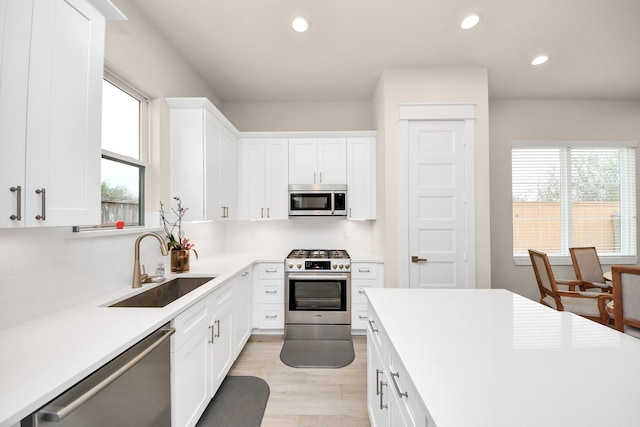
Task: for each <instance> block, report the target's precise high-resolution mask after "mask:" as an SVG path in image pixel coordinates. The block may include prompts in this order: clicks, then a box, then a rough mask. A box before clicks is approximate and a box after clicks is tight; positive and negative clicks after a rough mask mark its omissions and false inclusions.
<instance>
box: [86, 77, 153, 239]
mask: <svg viewBox="0 0 640 427" xmlns="http://www.w3.org/2000/svg"><path fill="white" fill-rule="evenodd" d="M103 80H105V81H106V82H108V83H110V84H112V85H113V86H115V87H116V88H118V89H120V90H121V91H123V92H124V93H126V94H127V95H129V96H131V97H132V98H134V99H136V100H138V102H139V103H140V125H139V132H140V134H139V139H138V140H139V147H138V159H136V158H133V157H130V156H125V155H122V154H118V153H114V152H112V151H109V150H105V149H101V155H100V158H101V159H106V160H109V161H115V162H119V163H123V164H125V165H129V166H135V167H138V170H139V195H140V200H139V206H138V209H139V212H138V225H136V226H135V227H145V217H146V214H145V199H146V194H147V187H146V176H147V170H148V167H149V152H150V143H151V141H150V138H149V135H150V122H151V120H150V112H149V110H150V109H149V104H150V100H149V97H148V96H146V95H145V94H143V93H142V92H141V91H139V90H138V89H136V88H134V87H133V86H131V85H130V84H129V83H127V82H125V81H124V80H123V79H121V78H120V77H118V76H117V75H115V74H114V73H113V72H111V71H110V70H108V69H105V70H104V74H103ZM98 227H99V228H101V229H111V228H114V229H115V226H110V225H103V224H99V225H98Z"/></svg>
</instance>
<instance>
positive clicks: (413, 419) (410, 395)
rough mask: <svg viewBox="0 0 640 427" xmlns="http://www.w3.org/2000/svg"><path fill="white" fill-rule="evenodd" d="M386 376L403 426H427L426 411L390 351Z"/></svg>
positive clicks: (398, 359)
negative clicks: (402, 420) (403, 422)
mask: <svg viewBox="0 0 640 427" xmlns="http://www.w3.org/2000/svg"><path fill="white" fill-rule="evenodd" d="M388 374H389V377H388V378H389V381H388V382H389V392H390V393H392V394H393V396H394V400H395V401H396V402H397V404H398V409H399V411H400V414H401V416H402V418H403V419H404V420H405V425H412V426H424V425H427V420H428V417H427V410H426V408H425V407H424V404H423V402H422V400H421V399H420V396H419V395H418V392H417V390H416V388H415V386H414V385H413V382H412V381H411V379H410V378H409V374H407V371H406V369H405V367H404V365H403V364H402V362H401V361H400V358H399V357H398V356H397V355H396V353H395V351H393V350H390V354H389V372H388Z"/></svg>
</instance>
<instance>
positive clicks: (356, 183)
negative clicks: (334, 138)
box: [347, 137, 376, 219]
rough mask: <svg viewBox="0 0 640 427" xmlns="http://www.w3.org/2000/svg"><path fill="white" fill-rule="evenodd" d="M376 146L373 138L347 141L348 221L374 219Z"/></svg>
mask: <svg viewBox="0 0 640 427" xmlns="http://www.w3.org/2000/svg"><path fill="white" fill-rule="evenodd" d="M375 166H376V146H375V139H374V138H366V137H365V138H349V139H348V140H347V188H348V190H349V191H348V192H347V194H348V197H349V200H348V201H347V207H348V209H349V211H348V218H349V219H376V172H375V171H376V169H375Z"/></svg>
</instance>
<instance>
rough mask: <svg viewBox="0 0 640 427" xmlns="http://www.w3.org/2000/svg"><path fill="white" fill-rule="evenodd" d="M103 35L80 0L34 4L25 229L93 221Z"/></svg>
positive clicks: (96, 16)
mask: <svg viewBox="0 0 640 427" xmlns="http://www.w3.org/2000/svg"><path fill="white" fill-rule="evenodd" d="M104 34H105V18H104V16H102V15H101V14H100V13H99V12H98V11H97V10H96V9H95V8H94V7H93V6H91V5H90V4H89V3H88V2H86V1H84V0H36V1H35V3H34V8H33V32H32V37H31V48H30V49H31V50H30V54H31V56H30V63H29V94H28V101H27V102H28V104H27V105H28V116H27V174H26V195H25V197H26V202H25V203H26V205H27V209H29V210H31V209H33V210H34V211H35V212H34V211H32V213H31V214H29V215H28V216H27V225H28V226H46V225H50V226H56V225H73V224H77V225H95V224H99V223H100V191H99V190H98V189H99V188H100V122H101V106H102V75H103V72H104V53H103V52H104ZM42 189H45V190H46V191H42ZM45 205H46V207H45ZM43 211H46V212H45V213H46V215H43ZM35 213H37V214H38V216H40V217H42V216H45V218H40V219H36V216H35V215H34V214H35Z"/></svg>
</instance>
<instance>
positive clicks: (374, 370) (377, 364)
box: [367, 331, 391, 427]
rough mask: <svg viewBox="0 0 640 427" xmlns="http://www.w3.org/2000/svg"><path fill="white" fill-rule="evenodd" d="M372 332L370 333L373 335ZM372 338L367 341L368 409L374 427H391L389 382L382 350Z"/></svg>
mask: <svg viewBox="0 0 640 427" xmlns="http://www.w3.org/2000/svg"><path fill="white" fill-rule="evenodd" d="M371 333H372V332H371V331H369V332H368V334H369V335H371ZM371 338H372V337H371V336H369V337H368V339H367V407H368V412H369V420H370V421H371V425H372V426H373V427H387V426H389V425H390V424H389V402H390V400H391V399H390V397H391V395H390V394H389V381H388V379H387V374H386V372H385V368H384V363H383V361H382V357H381V354H380V350H379V349H378V348H377V347H376V345H375V343H374V341H375V340H373V339H371Z"/></svg>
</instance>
